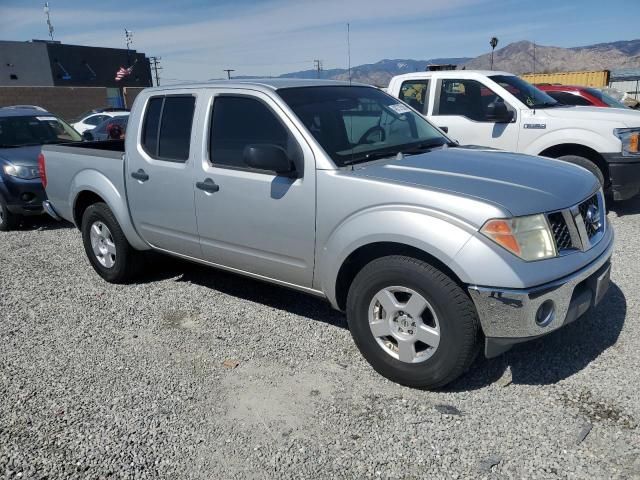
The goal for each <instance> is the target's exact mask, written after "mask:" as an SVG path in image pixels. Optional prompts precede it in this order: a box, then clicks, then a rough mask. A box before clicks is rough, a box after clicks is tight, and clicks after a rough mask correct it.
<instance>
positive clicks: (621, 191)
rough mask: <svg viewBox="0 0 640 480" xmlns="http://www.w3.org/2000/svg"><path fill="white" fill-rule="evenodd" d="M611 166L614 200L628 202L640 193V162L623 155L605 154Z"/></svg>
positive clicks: (610, 175) (610, 173) (610, 174)
mask: <svg viewBox="0 0 640 480" xmlns="http://www.w3.org/2000/svg"><path fill="white" fill-rule="evenodd" d="M603 156H604V158H605V160H606V161H607V164H608V166H609V177H610V179H611V193H612V194H613V199H614V200H627V199H629V198H632V197H635V196H636V195H638V193H640V160H636V161H633V160H631V159H630V158H629V157H623V156H622V155H621V154H614V153H605V154H603Z"/></svg>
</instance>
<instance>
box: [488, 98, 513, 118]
mask: <svg viewBox="0 0 640 480" xmlns="http://www.w3.org/2000/svg"><path fill="white" fill-rule="evenodd" d="M486 117H487V119H488V120H490V121H492V122H496V123H509V122H511V120H513V112H512V111H511V110H509V109H508V108H507V104H506V103H504V101H501V102H500V101H496V102H491V103H490V104H489V105H487V115H486Z"/></svg>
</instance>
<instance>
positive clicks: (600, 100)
mask: <svg viewBox="0 0 640 480" xmlns="http://www.w3.org/2000/svg"><path fill="white" fill-rule="evenodd" d="M536 87H538V88H539V89H540V90H542V91H543V92H545V93H546V94H547V95H549V96H550V97H551V98H553V99H554V100H557V101H558V102H560V103H561V104H562V105H574V106H583V107H585V106H592V107H607V108H628V107H627V106H626V105H625V104H624V103H622V102H620V101H618V100H616V99H615V98H613V97H612V96H610V95H607V94H606V93H604V92H602V91H600V90H598V89H597V88H591V87H581V86H574V85H548V84H542V85H536Z"/></svg>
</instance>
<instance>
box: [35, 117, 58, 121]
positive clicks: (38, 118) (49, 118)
mask: <svg viewBox="0 0 640 480" xmlns="http://www.w3.org/2000/svg"><path fill="white" fill-rule="evenodd" d="M36 119H37V120H40V121H41V122H56V121H57V120H58V119H57V118H56V117H36Z"/></svg>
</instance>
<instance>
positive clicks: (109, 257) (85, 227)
mask: <svg viewBox="0 0 640 480" xmlns="http://www.w3.org/2000/svg"><path fill="white" fill-rule="evenodd" d="M81 230H82V241H83V243H84V250H85V252H86V254H87V257H88V258H89V262H91V266H92V267H93V269H94V270H95V271H96V272H97V273H98V275H100V276H101V277H102V278H104V279H105V280H106V281H107V282H110V283H127V282H129V281H131V280H132V279H133V278H134V277H135V275H136V274H137V273H138V268H139V264H140V263H139V262H140V258H139V257H140V252H138V251H136V250H134V249H133V247H132V246H131V245H130V244H129V242H128V240H127V238H126V237H125V236H124V233H123V232H122V228H121V227H120V224H119V223H118V221H117V220H116V218H115V216H114V215H113V212H112V211H111V209H110V208H109V207H108V206H107V205H106V204H105V203H94V204H93V205H91V206H89V207H88V208H87V209H86V210H85V212H84V214H83V215H82V227H81Z"/></svg>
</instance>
